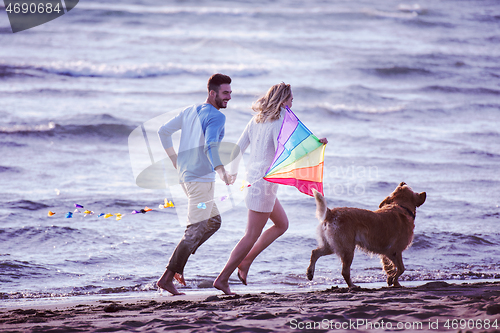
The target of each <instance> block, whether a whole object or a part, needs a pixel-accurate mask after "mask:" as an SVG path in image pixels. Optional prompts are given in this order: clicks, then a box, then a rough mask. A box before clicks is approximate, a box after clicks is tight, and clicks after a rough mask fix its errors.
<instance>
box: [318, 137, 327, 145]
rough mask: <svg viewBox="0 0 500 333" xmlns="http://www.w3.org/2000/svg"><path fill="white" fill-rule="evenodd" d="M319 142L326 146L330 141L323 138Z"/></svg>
mask: <svg viewBox="0 0 500 333" xmlns="http://www.w3.org/2000/svg"><path fill="white" fill-rule="evenodd" d="M319 142H321V143H322V144H324V145H326V144H327V143H328V140H327V139H326V138H321V139H319Z"/></svg>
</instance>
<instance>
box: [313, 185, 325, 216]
mask: <svg viewBox="0 0 500 333" xmlns="http://www.w3.org/2000/svg"><path fill="white" fill-rule="evenodd" d="M313 193H314V198H315V199H316V217H317V218H318V220H320V221H321V222H323V221H324V220H325V218H326V211H327V209H328V207H327V206H326V199H325V197H324V196H323V195H321V193H319V192H318V191H316V190H315V189H313Z"/></svg>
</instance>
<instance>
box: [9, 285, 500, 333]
mask: <svg viewBox="0 0 500 333" xmlns="http://www.w3.org/2000/svg"><path fill="white" fill-rule="evenodd" d="M164 295H165V296H163V297H155V298H154V299H153V298H149V299H148V298H141V299H133V300H130V299H127V300H123V299H121V300H118V299H117V300H110V299H107V300H101V301H93V302H87V303H73V304H69V303H60V304H51V305H44V306H27V307H19V306H16V307H11V308H3V309H1V310H0V330H1V331H2V332H19V331H22V332H42V331H43V332H77V331H82V332H83V331H84V332H114V331H126V332H142V331H163V330H173V331H186V332H291V331H334V330H338V331H358V332H369V331H407V332H417V331H418V332H436V331H450V332H459V331H462V332H466V331H473V332H484V331H486V332H500V282H489V283H456V284H455V283H454V284H450V283H447V282H444V281H435V282H428V283H426V284H424V285H421V286H418V287H406V288H405V287H403V288H400V289H396V288H377V289H367V288H359V289H357V290H349V289H347V288H342V287H336V286H334V287H332V288H330V289H327V290H321V291H314V292H295V293H274V292H271V293H254V294H245V295H243V294H242V295H235V296H223V295H209V296H207V295H187V296H176V297H173V296H166V294H164Z"/></svg>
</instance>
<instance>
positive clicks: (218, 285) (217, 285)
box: [214, 279, 236, 295]
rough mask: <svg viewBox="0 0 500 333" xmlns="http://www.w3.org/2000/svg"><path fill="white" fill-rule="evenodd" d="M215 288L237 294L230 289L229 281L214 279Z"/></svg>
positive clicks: (225, 292) (227, 293)
mask: <svg viewBox="0 0 500 333" xmlns="http://www.w3.org/2000/svg"><path fill="white" fill-rule="evenodd" d="M214 288H217V289H219V290H220V291H222V292H223V293H224V294H226V295H236V293H233V292H231V289H229V283H228V282H222V281H219V280H218V279H216V280H215V281H214Z"/></svg>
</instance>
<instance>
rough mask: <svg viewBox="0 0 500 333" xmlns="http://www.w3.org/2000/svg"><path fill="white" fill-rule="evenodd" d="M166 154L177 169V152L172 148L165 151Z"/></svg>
mask: <svg viewBox="0 0 500 333" xmlns="http://www.w3.org/2000/svg"><path fill="white" fill-rule="evenodd" d="M165 152H166V153H167V155H168V157H170V160H171V161H172V164H173V166H174V168H176V169H177V153H176V152H175V149H174V148H173V147H170V148H167V149H165Z"/></svg>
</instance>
